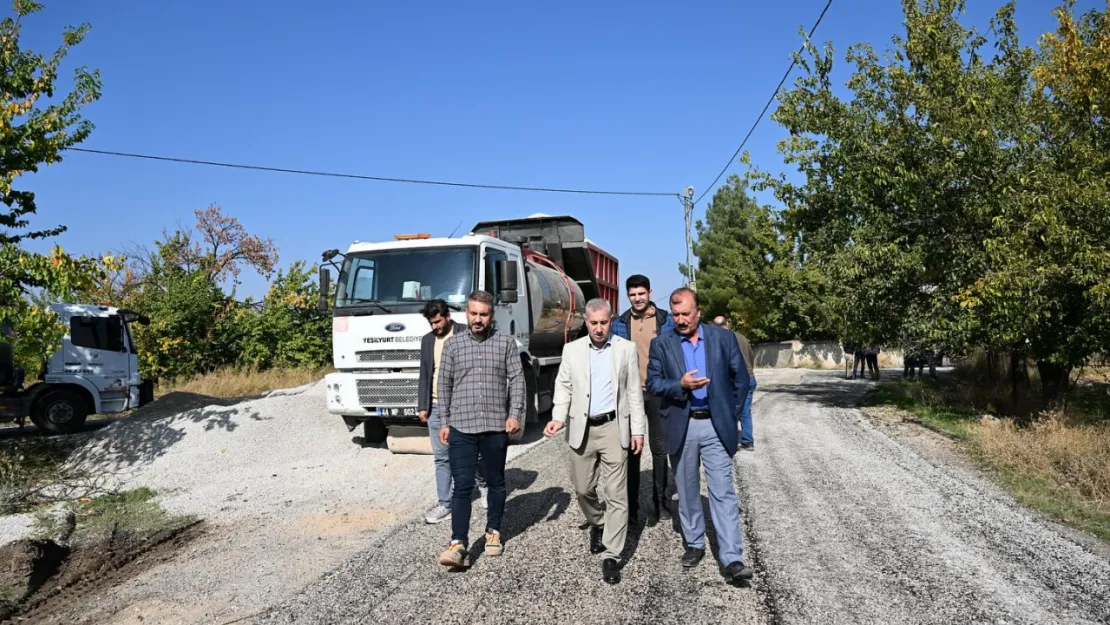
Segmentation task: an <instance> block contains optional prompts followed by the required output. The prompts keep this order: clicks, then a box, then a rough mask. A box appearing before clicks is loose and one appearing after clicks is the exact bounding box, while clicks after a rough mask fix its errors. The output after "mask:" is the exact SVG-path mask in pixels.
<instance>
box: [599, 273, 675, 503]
mask: <svg viewBox="0 0 1110 625" xmlns="http://www.w3.org/2000/svg"><path fill="white" fill-rule="evenodd" d="M624 285H625V289H626V291H627V294H628V302H629V304H630V305H631V308H629V309H628V310H626V311H624V313H623V314H621V315H620V316H619V317H617V318H616V320H615V321H614V322H613V334H615V335H617V336H619V337H621V338H622V339H624V340H626V341H632V342H633V343H635V344H636V353H637V355H638V358H639V362H640V387H641V389H642V390H643V391H644V412H645V414H647V430H648V446H649V447H650V448H651V501H652V504H653V505H654V506H655V519H656V520H659V519H663V518H669V517H670V515H671V511H670V508H668V506H667V502H668V498H667V441H666V428H665V426H664V425H663V420H662V417H661V416H660V414H659V406H660V401H661V400H660V399H659V398H658V397H656V396H655V395H652V394H651V393H648V392H647V363H648V350H649V348H650V347H651V340H652V339H654V338H655V337H657V336H660V335H663V334H666V333H668V332H671V331H673V330H674V323H672V322H671V316H670V315H668V314H667V311H665V310H660V309H659V308H656V306H655V302H653V301H651V280H648V278H647V276H642V275H640V274H635V275H632V276H629V277H628V279H627V280H625V283H624ZM641 457H642V456H640V455H634V456H632V457H631V458H630V459H629V463H628V521H629V523H631V524H633V525H638V524H639V510H640V458H641Z"/></svg>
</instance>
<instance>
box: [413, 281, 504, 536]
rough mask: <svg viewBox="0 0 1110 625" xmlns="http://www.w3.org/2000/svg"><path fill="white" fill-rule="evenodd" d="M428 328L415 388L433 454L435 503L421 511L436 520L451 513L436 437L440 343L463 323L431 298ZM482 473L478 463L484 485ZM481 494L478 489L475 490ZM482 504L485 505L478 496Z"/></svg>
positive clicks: (446, 470) (447, 467)
mask: <svg viewBox="0 0 1110 625" xmlns="http://www.w3.org/2000/svg"><path fill="white" fill-rule="evenodd" d="M422 314H423V315H424V318H425V319H427V320H428V325H430V326H432V331H431V332H429V333H427V334H425V335H424V338H423V339H422V340H421V341H420V384H419V387H418V390H417V398H416V411H417V415H418V416H419V417H420V421H421V422H423V423H427V424H428V437H429V438H431V440H432V453H433V454H434V457H435V468H436V493H437V495H438V496H439V504H438V505H437V506H436V507H435V508H432V509H431V510H430V511H429V512H428V514H426V515H424V522H425V523H439V522H440V521H442V520H444V519H446V518H447V517H449V516H451V462H450V460H449V459H448V457H447V445H444V444H443V443H441V442H440V440H439V427H440V419H439V414H440V412H439V409H438V404H439V388H438V386H439V385H438V381H439V372H440V362H441V361H442V356H443V346H444V345H445V344H446V343H447V339H449V338H451V337H452V336H454V335H455V334H462V333H464V332H466V324H462V323H458V322H456V321H452V320H451V310H450V309H449V308H448V307H447V302H445V301H444V300H441V299H434V300H431V301H430V302H428V303H427V304H425V305H424V310H423V311H422ZM485 481H486V480H485V473H483V472H482V467H481V465H479V466H478V474H477V476H476V482H477V487H476V489H478V488H485ZM478 496H479V497H481V493H480V492H479V493H478ZM481 501H482V506H483V507H488V505H487V503H486V499H484V498H482V499H481Z"/></svg>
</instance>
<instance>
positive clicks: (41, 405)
mask: <svg viewBox="0 0 1110 625" xmlns="http://www.w3.org/2000/svg"><path fill="white" fill-rule="evenodd" d="M88 416H89V407H88V405H87V404H86V403H85V399H84V398H83V397H81V396H80V395H78V394H77V393H74V392H73V391H66V390H59V391H50V392H48V393H46V394H45V395H43V396H42V397H40V398H39V400H38V401H36V402H35V407H34V408H33V409H31V421H32V422H33V423H34V424H35V425H37V426H38V427H39V429H40V430H42V431H44V432H46V433H48V434H72V433H74V432H77V431H79V430H80V429H81V428H82V427H83V426H84V425H85V419H87V418H88Z"/></svg>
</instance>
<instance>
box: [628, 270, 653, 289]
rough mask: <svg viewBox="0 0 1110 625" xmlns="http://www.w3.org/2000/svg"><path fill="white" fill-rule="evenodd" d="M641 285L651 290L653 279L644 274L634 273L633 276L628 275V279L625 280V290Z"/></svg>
mask: <svg viewBox="0 0 1110 625" xmlns="http://www.w3.org/2000/svg"><path fill="white" fill-rule="evenodd" d="M641 286H642V287H644V288H645V289H647V290H649V291H650V290H651V280H649V279H648V277H647V276H645V275H643V274H639V273H634V274H632V275H631V276H628V279H627V280H625V281H624V290H625V292H628V291H631V290H632V289H634V288H636V287H641Z"/></svg>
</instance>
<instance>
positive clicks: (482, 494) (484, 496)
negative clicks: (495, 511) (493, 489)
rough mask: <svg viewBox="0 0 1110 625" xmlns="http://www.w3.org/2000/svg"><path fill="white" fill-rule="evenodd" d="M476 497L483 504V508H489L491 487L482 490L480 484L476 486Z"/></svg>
mask: <svg viewBox="0 0 1110 625" xmlns="http://www.w3.org/2000/svg"><path fill="white" fill-rule="evenodd" d="M474 498H475V499H478V501H479V502H480V503H481V504H482V509H483V510H486V509H489V489H488V488H487V489H486V490H485V491H482V489H481V488H478V486H474Z"/></svg>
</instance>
